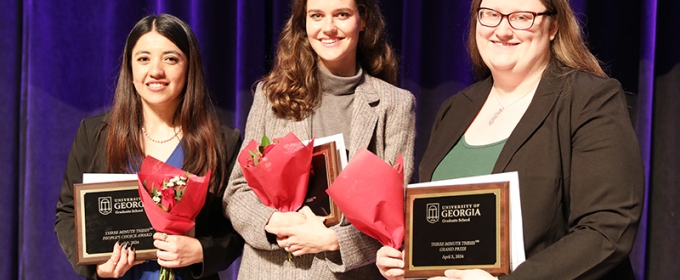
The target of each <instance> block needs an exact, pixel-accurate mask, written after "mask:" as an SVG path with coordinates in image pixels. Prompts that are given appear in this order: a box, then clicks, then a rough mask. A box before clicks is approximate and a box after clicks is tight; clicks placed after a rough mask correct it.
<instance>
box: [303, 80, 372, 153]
mask: <svg viewBox="0 0 680 280" xmlns="http://www.w3.org/2000/svg"><path fill="white" fill-rule="evenodd" d="M318 69H319V70H318V72H317V76H318V78H319V82H320V84H321V104H320V105H319V107H318V108H317V109H316V110H315V111H314V114H312V133H313V134H314V135H315V136H314V137H315V138H321V137H325V136H330V135H334V134H338V133H342V135H343V138H344V139H345V147H349V145H350V143H349V139H350V137H349V136H350V133H351V131H352V128H351V127H350V123H351V121H352V103H353V102H354V90H355V89H356V87H357V85H358V84H359V82H361V80H362V79H363V75H364V72H363V70H362V69H361V67H359V71H357V74H356V75H354V76H352V77H340V76H335V75H333V74H331V73H330V72H329V71H328V70H326V69H325V68H323V67H319V68H318Z"/></svg>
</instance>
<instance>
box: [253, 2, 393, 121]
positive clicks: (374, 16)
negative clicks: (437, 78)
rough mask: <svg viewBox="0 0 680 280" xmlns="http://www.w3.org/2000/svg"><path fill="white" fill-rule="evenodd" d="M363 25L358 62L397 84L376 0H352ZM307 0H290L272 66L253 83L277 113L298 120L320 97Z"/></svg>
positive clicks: (369, 71)
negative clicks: (260, 88)
mask: <svg viewBox="0 0 680 280" xmlns="http://www.w3.org/2000/svg"><path fill="white" fill-rule="evenodd" d="M355 3H356V6H357V8H358V10H359V16H360V17H361V19H362V20H363V21H364V23H365V29H364V31H362V32H361V34H360V35H359V42H358V44H357V62H358V63H359V65H361V68H362V69H363V70H364V71H365V72H367V73H368V74H370V75H371V76H374V77H377V78H380V79H382V80H384V81H386V82H388V83H391V84H393V85H396V84H397V73H398V69H399V66H398V61H397V57H396V55H395V53H394V51H393V50H392V47H391V46H390V45H389V43H388V41H387V37H386V32H385V19H384V18H383V16H382V13H381V12H380V8H379V6H378V3H377V1H376V0H355ZM306 17H307V0H293V2H292V5H291V16H290V18H289V19H288V21H287V22H286V25H285V26H284V27H283V30H282V31H281V34H280V35H279V41H278V45H277V49H276V58H275V61H274V65H273V67H272V70H271V71H270V72H269V74H267V75H266V76H265V77H263V78H262V79H260V80H258V81H257V82H256V83H255V84H256V85H257V84H258V83H262V88H263V90H264V92H265V93H266V95H267V97H268V99H269V101H270V102H271V103H272V111H273V112H274V114H275V115H276V116H277V117H280V118H287V119H292V120H297V121H300V120H302V119H304V118H305V117H307V116H309V115H310V114H311V113H312V112H313V111H314V109H315V108H316V107H317V106H318V104H319V101H320V99H321V86H320V85H319V80H318V78H317V77H316V72H317V68H318V58H317V54H316V53H315V52H314V50H313V49H312V47H311V45H310V43H309V39H308V38H307V31H306Z"/></svg>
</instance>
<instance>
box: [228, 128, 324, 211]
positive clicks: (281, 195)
mask: <svg viewBox="0 0 680 280" xmlns="http://www.w3.org/2000/svg"><path fill="white" fill-rule="evenodd" d="M263 139H265V140H263V141H262V142H261V143H257V142H255V140H251V141H250V143H248V145H247V146H246V147H245V148H244V149H243V151H241V153H240V154H239V156H238V163H239V164H240V165H241V169H242V170H243V176H244V177H245V179H246V182H248V186H250V188H251V189H252V190H253V192H255V194H256V195H257V196H258V197H259V198H260V200H261V201H262V204H264V205H266V206H269V207H272V208H274V209H277V210H279V211H281V212H291V211H297V210H298V209H299V208H300V207H301V206H302V203H304V201H305V194H306V193H307V182H308V180H309V171H310V167H311V164H312V150H313V149H314V141H313V140H312V141H310V142H309V144H307V145H305V144H303V143H302V142H301V141H300V140H299V139H298V138H297V137H296V136H295V134H293V133H292V132H291V133H288V134H287V135H286V136H285V137H283V138H279V139H274V142H273V143H267V142H268V140H266V137H263Z"/></svg>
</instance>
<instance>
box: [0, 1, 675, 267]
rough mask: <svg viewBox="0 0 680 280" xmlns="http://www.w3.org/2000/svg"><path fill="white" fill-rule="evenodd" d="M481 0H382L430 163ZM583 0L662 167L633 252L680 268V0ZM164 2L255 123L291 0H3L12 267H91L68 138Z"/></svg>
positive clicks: (6, 259)
mask: <svg viewBox="0 0 680 280" xmlns="http://www.w3.org/2000/svg"><path fill="white" fill-rule="evenodd" d="M469 3H470V0H427V1H421V0H382V1H381V8H382V10H383V12H384V15H385V16H386V18H387V21H388V32H389V35H390V36H389V38H390V41H391V42H392V44H393V46H394V47H395V48H396V50H397V51H398V53H399V54H400V58H401V67H402V69H401V76H400V83H401V86H402V87H404V88H406V89H408V90H410V91H411V92H413V93H414V94H415V96H416V100H417V106H418V107H417V133H418V134H417V143H416V144H417V145H416V152H415V154H416V161H417V162H418V160H419V157H420V155H422V154H423V152H424V149H425V146H426V145H427V140H428V138H429V133H430V128H431V124H432V122H433V118H434V115H435V113H436V111H437V109H438V107H439V105H440V104H441V103H442V102H443V100H445V99H446V98H447V97H449V96H451V95H453V94H455V93H456V92H457V91H459V90H461V89H463V88H465V87H466V86H468V85H470V84H471V83H473V82H474V78H473V76H472V73H471V65H470V61H469V59H468V54H467V50H466V47H465V46H466V36H467V29H468V20H469V18H468V10H469ZM571 4H572V6H573V7H574V9H575V10H576V11H577V13H578V15H579V18H580V20H581V21H582V22H583V23H584V25H585V26H586V27H585V28H584V32H585V34H586V35H587V39H588V43H589V46H590V48H591V50H592V51H593V52H594V53H595V54H596V55H597V57H598V58H600V59H601V60H602V61H603V62H604V63H605V64H606V65H607V66H608V67H607V72H608V73H609V74H611V75H612V76H613V77H614V78H617V79H619V80H620V81H621V83H622V84H623V86H624V89H626V90H627V91H629V92H631V94H630V95H629V100H628V101H629V105H630V112H631V118H632V120H633V122H634V125H635V128H636V131H637V133H638V138H639V140H640V145H641V148H642V151H643V158H644V160H645V162H644V163H645V167H646V172H647V178H648V186H647V194H648V201H647V202H648V203H647V205H646V207H645V212H644V217H643V218H644V219H643V223H642V225H641V227H640V231H639V234H638V239H637V241H636V245H635V249H634V252H633V253H632V259H633V262H634V267H635V270H636V274H637V278H638V279H672V278H675V277H676V276H677V275H679V274H680V266H678V265H677V253H676V250H677V249H675V248H679V247H680V244H679V243H680V218H678V216H677V213H680V199H679V198H680V188H678V185H679V182H680V172H679V171H680V149H679V148H678V147H680V129H678V127H680V115H679V114H678V112H680V98H678V97H677V95H678V94H680V67H679V66H680V65H679V64H678V63H679V60H680V52H678V50H679V49H680V40H678V39H676V37H677V36H676V35H675V34H677V30H678V29H679V28H680V23H679V22H678V21H677V18H676V16H677V15H676V14H677V11H679V10H680V3H678V1H676V0H597V1H586V0H572V1H571ZM154 13H170V14H174V15H176V16H178V17H179V18H181V19H183V20H185V21H186V22H188V23H189V24H190V25H191V26H192V28H193V29H194V31H195V33H196V35H197V37H198V38H199V42H200V45H201V51H202V54H203V56H204V63H205V68H206V69H205V70H206V72H207V77H208V83H209V89H210V90H211V93H212V94H213V96H214V100H215V101H216V103H217V104H218V106H219V107H221V108H223V109H225V111H226V112H227V116H225V118H227V120H228V122H229V123H231V124H232V125H233V126H234V127H237V128H239V129H241V130H242V129H243V128H244V126H245V121H246V119H245V118H246V116H247V113H248V109H249V106H250V104H251V102H252V95H251V93H250V92H251V87H252V84H253V82H254V81H255V80H256V79H257V78H259V77H261V76H262V75H264V74H265V73H266V72H267V71H268V70H269V68H270V66H271V62H272V57H273V51H274V49H275V44H276V41H277V38H278V32H279V31H280V29H281V27H282V25H283V24H284V22H285V19H286V18H287V16H288V14H289V0H233V1H217V0H214V1H203V0H190V1H185V0H183V1H180V0H177V1H163V0H153V1H152V0H117V1H95V2H93V1H84V0H76V1H50V0H25V1H20V0H3V1H2V2H0V96H1V97H0V98H1V99H0V110H1V111H0V112H1V114H2V117H0V131H1V133H0V144H1V145H0V167H2V168H1V169H0V170H1V172H2V174H3V176H2V182H3V183H2V184H1V186H2V188H1V189H2V195H0V223H2V224H1V226H0V236H2V238H0V279H54V278H55V277H56V278H59V279H78V277H77V276H76V275H75V274H74V273H73V271H72V269H71V267H70V265H69V263H68V261H67V260H66V258H65V257H64V255H63V253H62V252H61V249H60V248H59V244H58V242H57V239H56V235H55V234H54V232H53V225H54V220H55V216H54V212H55V206H56V202H57V199H58V196H59V189H60V186H61V181H62V177H63V172H64V169H65V165H66V159H67V156H68V151H69V148H70V145H71V142H72V141H73V137H74V136H75V133H76V130H77V128H78V124H79V121H80V120H81V119H82V118H84V117H87V116H90V115H93V114H96V113H99V112H102V111H104V110H106V109H107V107H108V106H109V105H110V103H111V99H112V93H113V89H114V87H115V82H116V78H117V72H118V67H119V65H120V57H121V54H122V50H123V46H124V43H125V38H126V36H127V33H128V32H129V30H130V29H131V28H132V26H133V25H134V23H135V22H136V21H137V20H139V19H140V18H141V17H143V16H145V15H148V14H154ZM612 164H616V163H612ZM416 179H417V178H416ZM673 213H675V215H673ZM225 276H227V277H229V275H225Z"/></svg>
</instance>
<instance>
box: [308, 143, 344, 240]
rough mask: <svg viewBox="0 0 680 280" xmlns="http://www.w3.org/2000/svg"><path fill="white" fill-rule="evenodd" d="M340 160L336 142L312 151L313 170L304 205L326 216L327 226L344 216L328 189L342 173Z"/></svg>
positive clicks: (334, 223) (315, 212)
mask: <svg viewBox="0 0 680 280" xmlns="http://www.w3.org/2000/svg"><path fill="white" fill-rule="evenodd" d="M340 169H341V168H340V161H339V159H338V150H337V149H336V147H335V142H329V143H326V144H322V145H319V146H315V147H314V151H313V152H312V171H311V172H310V174H309V185H308V189H307V195H306V197H305V203H304V205H307V206H309V208H311V209H312V212H314V214H316V215H317V216H321V217H325V218H326V219H325V221H324V224H325V225H326V226H327V227H330V226H333V225H336V224H338V223H339V222H340V219H341V218H342V213H341V212H340V208H338V206H337V205H335V203H333V200H332V199H331V198H330V197H329V196H328V194H327V193H326V190H327V189H328V187H330V186H331V184H332V183H333V181H335V178H337V177H338V174H339V173H340Z"/></svg>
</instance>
